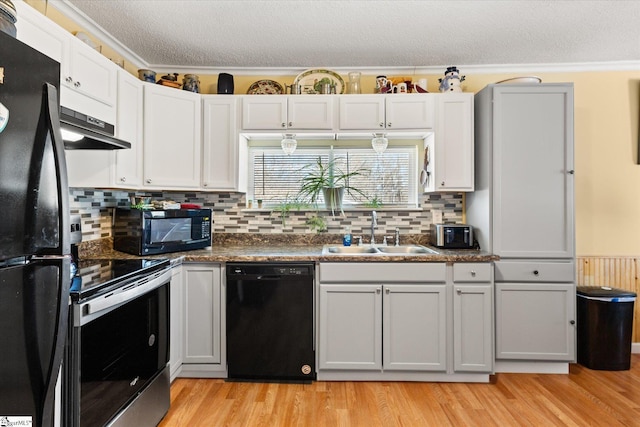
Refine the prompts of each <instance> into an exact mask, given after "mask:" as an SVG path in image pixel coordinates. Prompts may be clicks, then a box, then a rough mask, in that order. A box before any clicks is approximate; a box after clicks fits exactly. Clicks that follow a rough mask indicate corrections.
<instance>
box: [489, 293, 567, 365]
mask: <svg viewBox="0 0 640 427" xmlns="http://www.w3.org/2000/svg"><path fill="white" fill-rule="evenodd" d="M496 359H518V360H536V361H549V360H551V361H553V360H555V361H573V360H574V359H575V286H574V285H573V284H572V283H522V282H520V283H518V282H504V283H496Z"/></svg>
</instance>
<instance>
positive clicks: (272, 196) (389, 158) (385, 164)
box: [247, 141, 418, 209]
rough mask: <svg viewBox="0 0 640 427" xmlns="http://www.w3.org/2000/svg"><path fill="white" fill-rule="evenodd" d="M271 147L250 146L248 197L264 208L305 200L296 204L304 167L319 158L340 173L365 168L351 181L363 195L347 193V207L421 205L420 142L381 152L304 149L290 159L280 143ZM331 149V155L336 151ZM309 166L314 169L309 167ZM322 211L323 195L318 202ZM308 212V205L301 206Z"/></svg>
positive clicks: (304, 147)
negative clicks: (330, 161) (418, 160)
mask: <svg viewBox="0 0 640 427" xmlns="http://www.w3.org/2000/svg"><path fill="white" fill-rule="evenodd" d="M277 144H278V145H275V143H273V144H272V146H251V145H250V148H249V162H250V164H249V189H248V193H247V199H249V200H254V201H256V200H262V201H263V206H265V207H273V206H277V205H279V204H282V203H293V204H296V203H298V202H304V201H300V200H297V194H298V191H299V190H300V186H301V183H302V178H303V177H304V176H305V174H306V173H307V171H308V170H309V169H307V168H305V166H306V165H312V164H314V163H316V161H317V159H318V157H321V159H322V162H323V163H326V162H328V161H329V159H330V158H331V157H332V158H334V159H335V161H336V167H337V168H338V169H340V170H341V171H342V172H346V173H348V172H351V171H354V170H361V173H360V174H359V175H356V176H353V177H350V178H349V181H348V185H349V186H350V187H355V188H357V189H359V190H361V191H362V192H363V193H364V196H362V195H360V194H358V193H355V192H348V191H346V192H345V195H344V199H343V207H344V208H345V209H349V208H357V207H370V206H376V207H380V206H382V207H391V206H393V207H403V208H415V207H416V206H417V198H418V188H417V181H418V180H417V172H416V170H417V152H418V148H417V144H411V145H404V146H391V145H390V146H389V147H388V148H387V150H386V151H385V152H384V153H383V154H382V155H378V154H376V153H375V152H374V151H373V150H372V149H371V145H370V143H369V145H368V147H367V146H365V145H362V146H357V145H355V146H351V147H335V146H332V145H328V144H327V145H326V146H317V145H316V146H304V145H303V146H301V145H302V144H301V143H300V141H299V142H298V148H297V149H296V151H295V152H294V153H293V154H291V155H286V154H285V153H284V152H283V151H282V149H281V148H280V146H279V141H278V143H277ZM332 151H333V153H332ZM309 168H310V167H309ZM318 205H319V206H320V208H321V209H322V208H324V200H323V198H322V195H320V199H319V200H318ZM301 208H302V209H304V208H305V206H304V203H303V204H302V205H301Z"/></svg>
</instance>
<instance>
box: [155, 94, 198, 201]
mask: <svg viewBox="0 0 640 427" xmlns="http://www.w3.org/2000/svg"><path fill="white" fill-rule="evenodd" d="M200 123H201V106H200V95H199V94H197V93H193V92H188V91H185V90H176V89H173V88H169V87H164V86H160V85H151V84H149V85H144V185H145V186H147V187H153V188H162V189H166V188H172V189H178V188H199V187H200V159H201V156H202V154H201V152H200V151H201V146H202V143H201V133H202V131H201V128H200V126H201V125H200Z"/></svg>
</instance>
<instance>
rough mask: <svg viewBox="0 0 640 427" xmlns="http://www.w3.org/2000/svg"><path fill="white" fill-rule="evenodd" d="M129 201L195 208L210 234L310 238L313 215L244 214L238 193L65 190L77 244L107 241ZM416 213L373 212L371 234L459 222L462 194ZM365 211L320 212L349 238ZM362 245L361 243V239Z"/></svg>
mask: <svg viewBox="0 0 640 427" xmlns="http://www.w3.org/2000/svg"><path fill="white" fill-rule="evenodd" d="M130 196H149V197H151V198H152V199H154V200H173V201H176V202H179V203H196V204H200V205H202V206H203V207H206V208H211V209H212V211H213V232H214V233H215V232H224V233H316V231H315V230H312V229H311V227H310V226H309V225H308V224H307V221H308V220H309V219H310V218H312V217H314V216H315V212H313V211H302V210H301V211H297V210H295V209H293V210H290V211H289V212H287V213H286V215H285V216H284V219H283V217H282V212H281V211H277V210H272V209H255V206H254V209H247V207H246V200H245V194H244V193H205V192H140V191H126V190H102V189H100V190H99V189H86V188H71V189H70V190H69V199H70V200H69V204H70V210H71V214H80V215H81V216H82V234H83V240H84V241H89V240H96V239H101V238H106V237H113V236H112V218H113V211H114V209H115V208H116V207H128V206H129V197H130ZM419 200H420V204H419V208H417V209H399V210H392V209H388V208H378V209H375V210H376V211H377V213H378V227H377V228H376V235H384V234H387V235H393V232H394V230H395V228H396V227H399V228H400V232H401V233H402V234H423V233H426V232H428V231H429V227H430V225H431V222H432V215H431V210H432V209H436V210H439V211H441V212H442V215H443V221H444V222H448V223H457V222H461V221H462V211H463V193H437V194H423V195H421V196H420V199H419ZM371 210H373V209H356V210H347V211H345V215H344V216H342V215H339V214H336V215H335V216H332V215H331V212H326V211H320V214H321V215H322V216H323V217H324V219H325V222H326V225H327V232H328V233H332V234H338V233H341V232H342V231H343V230H344V228H345V227H347V226H349V227H351V232H352V233H353V234H354V235H358V234H364V235H367V233H369V230H370V227H371ZM365 240H366V239H365Z"/></svg>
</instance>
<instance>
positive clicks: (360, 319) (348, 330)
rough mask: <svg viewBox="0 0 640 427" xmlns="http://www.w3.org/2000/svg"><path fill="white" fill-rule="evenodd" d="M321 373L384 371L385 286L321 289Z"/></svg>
mask: <svg viewBox="0 0 640 427" xmlns="http://www.w3.org/2000/svg"><path fill="white" fill-rule="evenodd" d="M319 307H320V308H319V313H318V319H319V325H318V328H319V343H318V351H319V353H320V356H319V369H354V370H380V369H381V368H382V286H380V285H323V284H321V285H320V301H319Z"/></svg>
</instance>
